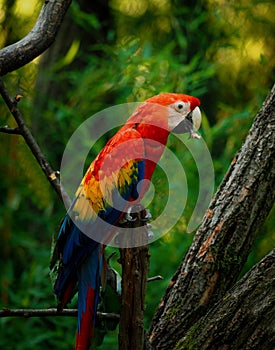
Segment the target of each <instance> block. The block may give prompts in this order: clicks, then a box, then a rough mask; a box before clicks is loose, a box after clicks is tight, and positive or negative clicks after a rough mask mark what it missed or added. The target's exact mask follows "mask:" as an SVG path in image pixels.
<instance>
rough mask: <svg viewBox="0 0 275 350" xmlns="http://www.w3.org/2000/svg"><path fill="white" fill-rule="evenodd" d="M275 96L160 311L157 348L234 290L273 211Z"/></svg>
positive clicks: (152, 335) (154, 331) (153, 337)
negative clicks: (259, 234) (251, 251)
mask: <svg viewBox="0 0 275 350" xmlns="http://www.w3.org/2000/svg"><path fill="white" fill-rule="evenodd" d="M274 93H275V87H273V89H272V91H271V93H270V95H269V96H268V97H267V99H266V101H265V103H264V105H263V107H262V108H261V110H260V111H259V113H258V114H257V116H256V118H255V120H254V123H253V126H252V127H251V129H250V132H249V134H248V136H247V138H246V140H245V143H244V145H243V146H242V148H241V150H240V151H239V152H238V154H237V155H236V156H235V158H234V160H233V162H232V164H231V167H230V169H229V171H228V173H227V174H226V176H225V178H224V180H223V182H222V184H221V185H220V187H219V189H218V191H217V193H216V195H215V197H214V198H213V200H212V202H211V204H210V206H209V209H208V210H207V212H206V215H205V217H204V219H203V222H202V225H201V227H200V228H199V230H198V231H197V233H196V235H195V238H194V241H193V243H192V245H191V247H190V249H189V251H188V253H187V255H186V256H185V258H184V260H183V261H182V263H181V265H180V267H179V268H178V270H177V271H176V273H175V275H174V276H173V278H172V280H171V283H170V286H169V287H168V289H167V291H166V293H165V295H164V297H163V299H162V301H161V303H160V305H159V307H158V309H157V311H156V314H155V316H154V319H153V321H152V325H151V328H150V332H149V339H150V342H151V344H152V346H153V348H154V349H169V350H171V349H173V347H174V346H175V345H176V344H177V342H178V341H179V340H180V339H181V338H183V337H184V336H185V334H186V332H187V331H188V330H189V329H190V327H191V326H192V325H194V324H195V323H196V321H197V320H198V319H199V318H200V317H202V316H203V315H204V314H205V313H206V312H207V311H208V310H209V308H210V307H211V306H213V304H214V303H215V302H216V301H217V300H220V299H221V298H222V297H223V296H224V294H225V292H226V291H228V290H229V289H230V288H231V287H232V286H233V285H234V283H235V282H236V280H237V277H238V275H239V273H240V271H241V269H242V267H243V265H244V263H245V261H246V259H247V256H248V254H249V252H250V249H251V246H252V244H253V243H254V241H255V239H256V236H257V233H258V231H259V228H260V227H261V225H262V223H263V221H264V220H265V218H266V217H267V215H268V213H269V211H270V209H271V208H272V205H273V203H274V199H275V172H274V159H275V133H274V125H275V99H274ZM236 132H237V130H236Z"/></svg>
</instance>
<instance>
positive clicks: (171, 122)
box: [145, 93, 201, 138]
mask: <svg viewBox="0 0 275 350" xmlns="http://www.w3.org/2000/svg"><path fill="white" fill-rule="evenodd" d="M145 102H147V103H153V104H158V105H161V106H165V107H168V129H169V131H170V132H173V133H177V134H181V133H185V132H190V136H191V137H192V138H200V136H199V135H198V134H197V133H196V131H198V129H199V128H200V125H201V111H200V109H199V105H200V100H199V99H198V98H196V97H193V96H189V95H184V94H175V93H163V94H159V95H156V96H153V97H150V98H149V99H147V100H146V101H145Z"/></svg>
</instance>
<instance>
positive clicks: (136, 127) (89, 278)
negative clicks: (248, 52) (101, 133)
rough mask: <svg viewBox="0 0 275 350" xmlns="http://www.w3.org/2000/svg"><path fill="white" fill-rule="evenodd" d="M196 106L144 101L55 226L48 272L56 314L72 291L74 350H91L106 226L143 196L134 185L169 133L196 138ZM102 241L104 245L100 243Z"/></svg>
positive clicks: (148, 173)
mask: <svg viewBox="0 0 275 350" xmlns="http://www.w3.org/2000/svg"><path fill="white" fill-rule="evenodd" d="M199 105H200V101H199V99H197V98H195V97H193V96H188V95H183V94H175V93H163V94H159V95H156V96H153V97H151V98H149V99H148V100H146V101H145V102H144V103H142V104H141V105H140V106H139V107H138V108H137V109H136V110H135V112H134V113H133V114H132V116H131V117H130V118H129V119H128V120H127V122H126V124H125V125H124V126H123V127H122V128H121V129H120V130H119V131H118V132H117V133H116V134H115V135H114V136H113V137H112V138H111V139H110V140H109V141H108V143H107V144H106V145H105V147H104V148H103V149H102V151H101V152H100V153H99V155H98V156H97V157H96V158H95V160H94V161H93V162H92V163H91V165H90V167H89V168H88V170H87V172H86V174H85V176H84V178H83V180H82V182H81V184H80V186H79V188H78V190H77V192H76V195H75V198H74V200H73V202H72V204H71V207H70V208H69V210H68V212H67V214H66V216H65V218H64V219H63V222H62V224H61V227H60V230H59V234H58V239H57V243H56V247H55V251H54V255H53V260H52V263H51V268H52V269H53V268H54V265H56V263H57V262H58V275H57V279H56V281H55V285H54V292H55V294H56V296H57V298H58V301H59V306H58V307H59V309H60V310H61V309H63V308H64V307H65V306H66V304H67V303H68V302H69V301H70V300H71V298H72V296H73V295H74V294H75V289H76V286H77V285H78V329H77V335H76V347H75V349H77V350H79V349H85V350H87V349H89V347H90V344H91V339H92V334H93V328H94V324H95V317H96V310H97V305H98V298H99V288H100V275H101V270H102V252H103V248H102V247H103V245H102V244H101V243H99V242H102V240H101V239H100V236H101V235H102V236H104V234H106V232H107V233H108V231H110V234H109V235H111V236H112V233H113V229H112V228H110V225H116V224H117V223H118V221H119V220H121V218H122V216H123V213H126V212H127V210H128V211H129V207H130V206H131V202H133V201H136V200H138V201H139V200H140V199H141V198H142V197H143V195H144V193H145V192H146V191H147V190H148V181H147V182H146V181H145V182H143V185H141V186H139V187H138V184H139V183H140V181H141V180H150V179H151V177H152V174H153V172H154V169H155V166H156V163H157V162H158V160H159V158H160V157H161V155H162V153H163V151H164V148H165V145H166V142H167V138H168V135H169V133H170V132H175V133H184V132H190V136H191V137H192V138H199V136H198V135H197V134H196V131H197V130H198V129H199V127H200V124H201V113H200V109H199ZM140 187H141V188H140ZM102 222H104V223H106V225H102ZM107 237H108V235H107ZM108 239H109V237H108V238H106V239H104V240H105V241H106V243H108ZM104 240H103V241H104Z"/></svg>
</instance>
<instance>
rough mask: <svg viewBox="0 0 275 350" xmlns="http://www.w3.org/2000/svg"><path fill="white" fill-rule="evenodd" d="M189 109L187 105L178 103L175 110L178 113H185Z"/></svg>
mask: <svg viewBox="0 0 275 350" xmlns="http://www.w3.org/2000/svg"><path fill="white" fill-rule="evenodd" d="M188 108H189V106H188V105H187V104H186V103H184V102H177V103H175V109H176V111H178V112H183V111H185V110H186V109H188Z"/></svg>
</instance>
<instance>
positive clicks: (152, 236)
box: [146, 224, 154, 241]
mask: <svg viewBox="0 0 275 350" xmlns="http://www.w3.org/2000/svg"><path fill="white" fill-rule="evenodd" d="M146 226H147V231H148V240H149V241H150V240H151V239H153V238H154V232H153V231H152V230H151V228H152V225H150V224H146Z"/></svg>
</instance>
